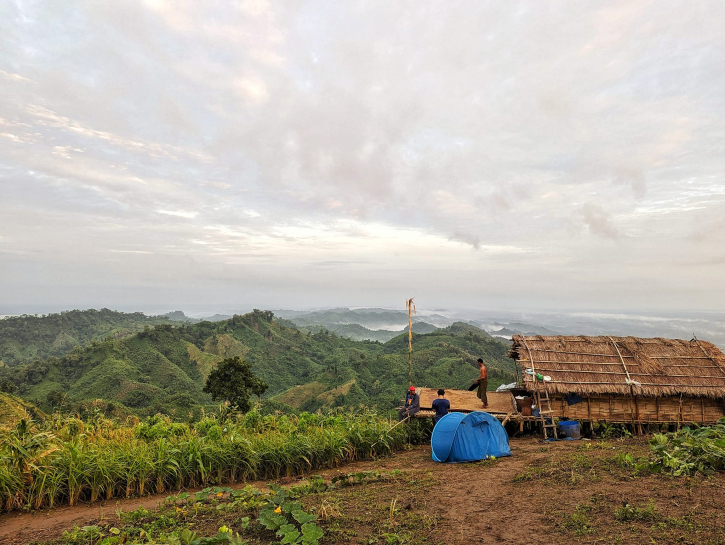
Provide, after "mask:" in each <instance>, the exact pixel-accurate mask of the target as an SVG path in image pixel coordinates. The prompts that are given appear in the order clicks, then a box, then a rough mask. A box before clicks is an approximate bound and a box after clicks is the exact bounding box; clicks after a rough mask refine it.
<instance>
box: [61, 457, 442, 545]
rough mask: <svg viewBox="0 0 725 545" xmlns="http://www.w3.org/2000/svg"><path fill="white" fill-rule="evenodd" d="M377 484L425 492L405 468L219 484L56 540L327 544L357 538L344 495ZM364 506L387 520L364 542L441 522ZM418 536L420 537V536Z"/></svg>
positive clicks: (407, 537)
mask: <svg viewBox="0 0 725 545" xmlns="http://www.w3.org/2000/svg"><path fill="white" fill-rule="evenodd" d="M412 483H416V484H412ZM375 485H378V487H380V486H390V487H395V488H397V489H398V490H405V489H407V488H409V487H415V488H418V489H420V484H418V483H417V481H410V480H409V477H408V476H407V474H406V473H405V472H401V471H391V472H380V471H375V472H372V471H369V472H361V473H351V474H342V475H339V476H338V477H335V478H333V479H332V480H331V481H325V479H323V477H321V476H319V475H315V476H312V477H310V478H308V479H307V482H302V483H300V484H298V485H295V486H289V487H283V486H280V485H278V484H276V483H269V484H268V487H269V490H268V491H265V490H260V489H258V488H255V487H253V486H250V485H247V486H246V487H244V488H231V487H221V486H213V487H207V488H205V489H204V490H201V491H199V492H196V493H191V494H190V493H188V492H182V493H179V494H177V495H173V496H168V497H167V498H166V499H165V501H164V502H163V504H162V506H161V507H160V508H159V509H155V510H147V509H144V508H143V507H139V508H138V509H135V510H133V511H127V512H123V511H121V510H118V511H117V515H118V519H116V520H106V521H104V520H101V521H98V522H97V523H96V524H94V525H92V526H83V527H77V526H76V527H75V528H73V529H72V530H69V531H66V532H64V534H63V536H62V538H61V539H60V540H57V541H54V542H53V543H54V544H56V545H60V544H63V545H118V544H121V543H126V544H129V545H137V544H142V543H143V544H158V545H160V544H165V545H211V544H224V545H242V544H244V543H254V544H268V543H283V544H298V545H314V544H317V543H319V542H320V540H324V541H325V542H328V543H330V542H339V541H344V540H346V539H347V538H349V537H351V536H352V535H355V534H356V532H355V531H354V530H352V529H351V528H350V525H351V523H352V524H355V523H356V522H357V523H359V521H358V517H349V516H347V515H346V514H345V513H343V507H342V505H341V500H342V498H343V497H345V496H352V497H353V498H354V497H356V496H357V494H355V493H352V494H349V491H350V490H351V489H353V488H358V489H360V490H359V492H360V495H361V496H362V497H365V496H367V493H368V492H371V495H373V496H374V498H373V501H375V500H377V498H376V497H375V496H377V492H378V490H377V487H375V488H373V487H374V486H375ZM343 489H344V490H343ZM332 498H335V499H334V500H333V499H332ZM360 507H361V508H363V509H366V510H367V512H368V513H370V510H371V509H375V510H376V511H380V514H381V515H382V517H381V518H382V519H383V520H382V521H380V523H378V521H377V520H376V521H375V522H374V523H373V521H372V520H371V519H370V517H366V522H367V526H374V528H373V532H371V537H370V538H369V539H368V540H366V541H365V542H366V543H371V544H372V543H380V542H381V541H382V543H423V542H425V539H422V538H421V536H420V535H419V532H420V529H425V530H430V529H431V528H432V527H433V526H434V525H435V521H436V519H435V517H431V516H429V515H426V514H423V515H419V514H417V513H414V512H411V511H410V510H409V509H410V506H405V507H403V506H400V505H398V503H397V502H396V501H395V500H393V502H391V504H390V505H388V504H384V505H378V504H377V503H372V502H367V503H365V504H364V505H361V506H360ZM378 508H380V509H378ZM375 514H376V515H377V514H378V513H375ZM350 519H353V520H350ZM342 526H347V527H346V528H342ZM378 526H379V527H378ZM411 530H413V531H411ZM416 534H418V536H417V537H413V536H416Z"/></svg>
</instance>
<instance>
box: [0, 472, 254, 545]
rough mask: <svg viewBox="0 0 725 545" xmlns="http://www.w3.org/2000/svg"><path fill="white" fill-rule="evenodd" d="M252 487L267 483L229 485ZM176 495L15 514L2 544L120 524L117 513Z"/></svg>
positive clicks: (2, 531)
mask: <svg viewBox="0 0 725 545" xmlns="http://www.w3.org/2000/svg"><path fill="white" fill-rule="evenodd" d="M248 484H251V485H253V486H256V487H259V488H264V485H265V482H263V481H248V482H244V483H236V484H231V485H230V484H226V485H224V486H228V487H230V488H244V487H245V486H247V485H248ZM199 490H202V489H201V488H191V489H186V491H187V492H191V493H193V492H197V491H199ZM174 493H176V492H175V491H172V492H168V493H166V494H155V495H152V496H144V497H140V498H128V499H125V498H124V499H114V500H109V501H102V502H97V503H94V504H92V505H88V504H83V505H75V506H73V507H68V506H63V507H57V508H54V509H44V510H42V511H33V512H31V513H23V512H12V513H7V514H4V515H0V544H2V545H10V544H11V543H27V542H29V541H40V540H43V539H53V538H54V537H55V536H58V535H60V534H62V533H63V530H69V529H71V528H73V526H74V525H76V526H86V525H91V524H95V523H96V522H98V521H104V520H105V521H108V520H118V517H117V516H116V511H117V510H118V509H121V510H123V511H131V510H133V509H137V508H139V507H143V508H144V509H155V508H156V507H158V505H159V504H160V503H161V502H163V501H164V498H166V497H168V496H169V495H170V494H174Z"/></svg>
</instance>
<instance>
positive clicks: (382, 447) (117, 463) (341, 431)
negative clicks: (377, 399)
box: [0, 410, 426, 510]
mask: <svg viewBox="0 0 725 545" xmlns="http://www.w3.org/2000/svg"><path fill="white" fill-rule="evenodd" d="M391 428H393V423H392V422H391V421H389V420H388V419H387V418H383V417H380V416H378V415H376V414H375V413H372V412H369V411H358V412H354V411H342V410H339V411H336V412H331V413H328V414H326V415H321V414H310V413H303V414H300V415H299V416H262V415H260V414H259V413H257V412H256V411H251V412H249V413H247V414H246V415H238V414H233V413H227V412H224V411H222V412H221V413H220V414H218V415H211V416H207V417H205V418H203V419H201V420H200V421H199V422H196V423H194V424H181V423H175V422H172V421H171V420H170V419H169V418H164V417H158V416H157V417H152V418H148V419H147V420H146V421H144V422H138V421H137V420H136V421H135V422H132V423H131V425H119V424H118V423H117V422H114V421H112V420H109V419H106V418H104V417H103V416H102V415H100V414H99V415H97V417H95V418H92V419H89V420H86V421H81V420H78V419H75V418H63V417H60V416H57V415H55V416H54V418H52V419H50V420H48V421H47V422H46V423H45V424H39V423H37V422H33V421H32V420H28V419H22V420H20V421H18V423H17V424H16V425H14V426H10V427H8V428H5V429H3V430H0V506H2V509H4V510H13V509H39V508H43V507H53V506H55V505H58V504H63V503H67V504H69V505H75V504H78V503H79V502H91V503H93V502H95V501H98V500H100V499H105V500H110V499H113V498H118V497H130V496H133V495H140V496H143V495H144V494H149V493H163V492H165V491H167V490H175V489H176V490H178V489H181V488H184V487H198V486H208V485H220V484H224V483H234V482H237V481H240V480H253V479H270V478H279V477H281V476H291V475H299V474H301V473H303V472H305V471H310V470H314V469H318V468H326V467H327V468H329V467H337V466H340V465H341V464H344V463H347V462H350V461H354V460H359V459H365V458H371V457H375V456H379V455H384V454H388V453H390V452H393V451H394V450H396V449H399V448H401V447H402V446H403V445H404V444H406V443H408V442H410V441H416V440H424V439H425V438H426V429H425V428H426V423H421V422H416V423H415V425H413V426H412V427H411V426H408V427H405V426H399V427H396V428H394V429H392V430H391Z"/></svg>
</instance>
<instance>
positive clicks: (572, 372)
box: [509, 335, 725, 398]
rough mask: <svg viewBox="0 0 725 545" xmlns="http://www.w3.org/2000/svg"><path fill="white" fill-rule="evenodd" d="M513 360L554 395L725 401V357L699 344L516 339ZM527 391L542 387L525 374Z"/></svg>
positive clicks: (579, 338) (657, 340) (616, 339)
mask: <svg viewBox="0 0 725 545" xmlns="http://www.w3.org/2000/svg"><path fill="white" fill-rule="evenodd" d="M509 357H511V358H514V359H515V360H517V363H518V365H519V366H520V367H521V371H522V372H524V371H525V370H526V369H532V368H533V369H534V370H535V372H536V373H541V374H542V375H549V376H550V377H551V381H550V382H546V383H545V384H546V387H547V390H548V391H549V392H552V393H561V394H566V393H577V394H584V395H592V394H634V395H644V396H671V395H680V394H685V395H690V396H704V397H711V398H725V355H723V353H722V352H721V351H720V349H718V348H717V347H716V346H715V345H714V344H712V343H709V342H707V341H700V340H697V339H693V340H691V341H683V340H673V339H661V338H655V339H642V338H638V337H605V336H601V337H584V336H574V337H568V336H562V335H559V336H553V337H544V336H541V335H536V336H524V335H514V336H513V346H512V347H511V351H510V352H509ZM541 384H542V383H541V382H539V383H538V385H539V387H540V385H541ZM524 386H525V387H526V388H527V389H528V390H533V389H534V388H535V387H537V386H535V384H534V379H533V377H531V376H530V375H528V374H526V373H524Z"/></svg>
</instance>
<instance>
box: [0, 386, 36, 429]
mask: <svg viewBox="0 0 725 545" xmlns="http://www.w3.org/2000/svg"><path fill="white" fill-rule="evenodd" d="M29 417H34V418H44V417H45V415H44V414H43V413H42V412H40V411H39V410H38V409H37V408H36V407H34V406H33V405H31V404H30V403H26V402H25V401H23V400H22V399H20V398H19V397H16V396H14V395H12V394H5V393H0V425H9V424H15V422H17V421H18V420H20V419H21V418H29Z"/></svg>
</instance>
